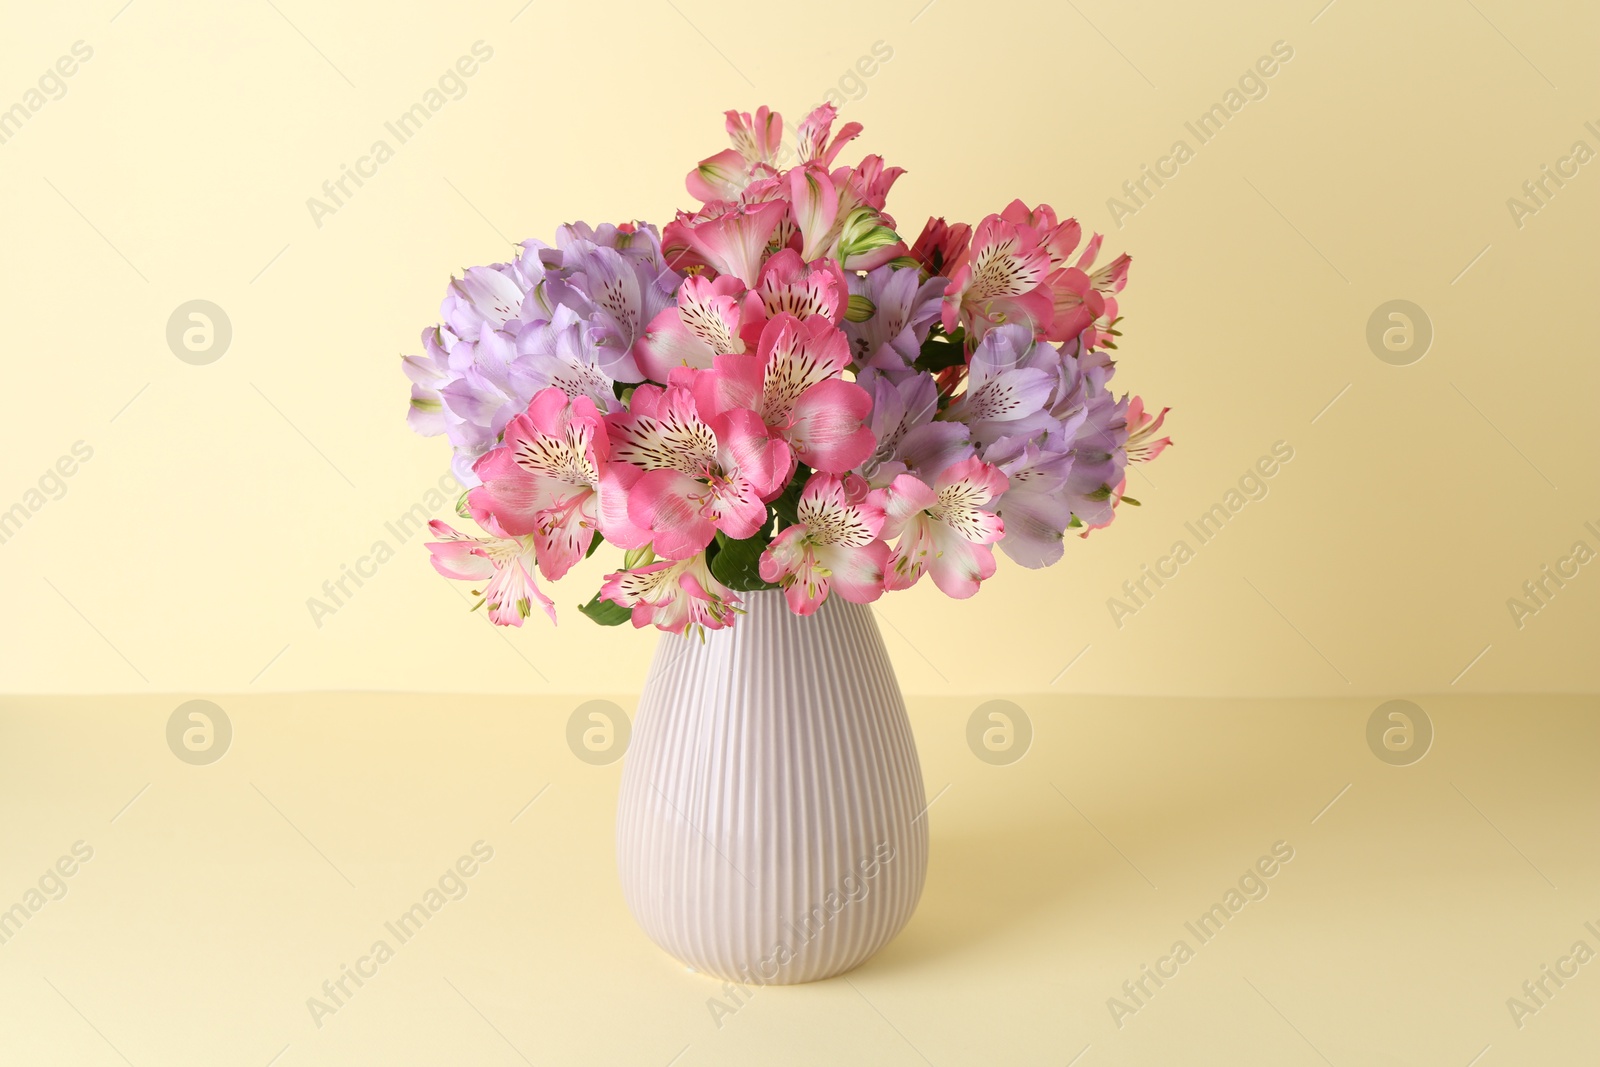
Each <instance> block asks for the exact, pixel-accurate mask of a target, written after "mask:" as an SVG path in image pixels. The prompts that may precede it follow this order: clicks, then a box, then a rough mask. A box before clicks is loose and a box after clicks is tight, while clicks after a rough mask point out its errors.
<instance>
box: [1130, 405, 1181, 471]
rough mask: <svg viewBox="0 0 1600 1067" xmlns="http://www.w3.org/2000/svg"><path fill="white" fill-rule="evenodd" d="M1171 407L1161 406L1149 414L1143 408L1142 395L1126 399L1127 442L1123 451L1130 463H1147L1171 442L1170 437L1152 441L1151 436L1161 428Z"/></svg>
mask: <svg viewBox="0 0 1600 1067" xmlns="http://www.w3.org/2000/svg"><path fill="white" fill-rule="evenodd" d="M1171 410H1172V409H1171V408H1162V409H1161V410H1160V411H1158V412H1156V413H1155V414H1154V415H1151V414H1150V413H1149V412H1148V411H1146V410H1145V408H1144V397H1142V396H1136V397H1134V398H1133V399H1132V400H1129V401H1128V443H1127V444H1126V445H1125V446H1124V451H1126V452H1127V454H1128V462H1130V463H1149V462H1150V461H1151V460H1153V459H1155V458H1156V457H1157V456H1159V455H1161V453H1162V452H1164V451H1166V448H1167V446H1168V445H1170V444H1172V438H1170V437H1163V438H1161V439H1160V440H1156V441H1152V440H1151V438H1152V437H1154V436H1155V435H1156V432H1157V431H1158V430H1160V429H1161V424H1162V423H1163V422H1166V421H1167V412H1169V411H1171Z"/></svg>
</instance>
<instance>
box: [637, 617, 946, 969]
mask: <svg viewBox="0 0 1600 1067" xmlns="http://www.w3.org/2000/svg"><path fill="white" fill-rule="evenodd" d="M741 595H742V598H743V600H744V606H745V608H746V614H745V615H743V616H742V617H741V618H739V619H738V621H737V622H736V623H735V624H734V625H733V626H732V627H729V628H727V629H724V630H714V631H710V632H708V633H707V634H706V637H705V641H704V642H703V643H702V642H701V641H700V640H698V639H695V638H688V639H685V638H682V637H676V636H673V635H671V634H663V635H662V637H661V642H660V644H659V645H658V646H657V648H656V654H655V660H654V662H653V663H652V664H651V667H650V675H649V679H648V680H647V681H646V682H645V687H644V693H643V695H642V697H641V699H640V702H639V711H638V715H637V716H636V718H635V722H634V727H633V736H632V741H631V742H630V744H629V748H628V753H627V756H626V757H625V759H626V763H625V765H624V768H623V774H622V790H621V795H620V796H619V798H618V803H617V868H618V871H619V873H620V874H621V878H622V892H623V896H624V897H625V898H626V900H627V902H628V907H629V909H630V910H631V911H632V912H633V915H634V918H635V919H637V920H638V922H639V925H640V926H642V927H643V928H644V931H645V933H647V934H648V935H649V936H650V938H651V940H653V941H655V943H656V944H657V945H660V946H661V947H662V948H663V949H665V950H666V951H667V952H669V953H671V954H672V955H673V956H675V957H677V958H678V959H679V960H681V961H683V962H684V963H686V964H688V965H689V966H690V967H692V968H694V969H695V970H698V971H702V972H705V973H708V974H712V975H716V976H718V977H721V978H727V979H732V980H734V981H738V982H742V983H745V984H763V985H765V984H778V985H788V984H793V983H796V982H810V981H815V980H816V979H819V978H828V977H831V976H833V975H836V974H840V973H842V972H844V971H848V970H850V969H851V968H853V967H855V966H857V965H859V964H860V963H862V962H863V961H865V960H866V959H867V958H868V957H870V956H871V955H872V954H873V953H875V952H877V951H878V950H879V949H880V948H882V947H883V946H884V945H885V944H886V943H887V942H888V941H889V939H890V938H892V937H894V935H895V934H897V933H899V931H900V929H901V927H903V926H905V924H906V922H907V921H908V920H909V919H910V918H911V913H912V912H913V911H914V910H915V909H916V906H917V898H918V897H919V896H920V895H921V893H922V882H923V878H924V875H925V874H926V872H927V864H928V823H927V816H926V814H925V812H924V804H925V801H924V799H923V789H922V770H921V767H920V765H919V764H918V761H917V749H916V743H915V741H914V739H913V737H912V734H911V723H910V721H909V720H908V719H907V718H906V711H905V703H904V701H903V700H902V699H901V695H900V687H899V684H898V683H897V682H896V681H895V676H894V668H893V667H892V666H891V665H890V663H889V657H888V655H887V654H886V653H885V651H884V647H883V638H882V636H881V635H880V634H879V633H878V626H877V623H876V621H875V620H874V618H873V615H872V611H871V609H870V608H867V607H864V606H861V605H858V604H851V603H848V602H846V601H843V600H841V599H839V598H838V597H830V598H829V599H828V600H827V601H826V602H825V603H824V604H823V606H822V608H821V609H820V610H819V611H818V612H817V613H816V614H815V615H812V616H810V617H806V618H802V617H800V616H798V615H794V614H792V613H791V612H790V611H789V609H788V607H787V606H786V605H785V603H784V600H783V595H782V594H781V593H779V592H776V591H761V592H753V593H744V594H741Z"/></svg>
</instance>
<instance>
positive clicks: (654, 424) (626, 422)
mask: <svg viewBox="0 0 1600 1067" xmlns="http://www.w3.org/2000/svg"><path fill="white" fill-rule="evenodd" d="M721 358H748V357H721ZM702 373H703V372H702ZM692 374H693V372H690V371H680V372H678V374H677V375H675V376H674V381H673V383H672V384H670V385H668V386H667V388H665V389H662V388H659V387H657V386H654V385H650V384H645V385H641V386H639V387H638V388H637V389H635V390H634V392H633V397H632V399H631V400H630V402H629V410H628V411H627V412H624V413H619V414H616V415H612V416H610V417H609V419H608V422H609V426H610V431H611V459H612V462H613V464H616V463H619V462H620V463H626V464H629V465H631V466H633V467H634V468H637V470H638V471H640V472H642V473H641V474H640V475H639V477H638V478H637V480H633V479H632V477H631V476H629V478H628V479H627V480H628V482H629V483H630V484H628V487H627V490H626V494H627V514H628V519H629V521H630V522H632V523H633V525H634V526H636V527H637V528H639V529H640V530H647V531H649V536H650V538H651V541H652V544H653V547H654V549H655V552H656V554H657V555H658V556H663V557H665V558H667V559H686V558H688V557H689V556H692V555H694V554H695V553H697V552H700V551H702V550H703V549H704V548H705V547H706V546H707V545H708V544H710V543H711V539H712V538H713V537H714V536H715V535H716V533H717V531H718V530H721V531H722V532H723V533H725V534H727V535H728V536H729V537H732V538H736V539H742V538H746V537H751V536H754V535H755V533H756V532H757V531H759V530H760V529H761V527H762V526H764V525H765V524H766V521H767V505H766V501H767V500H769V499H771V498H772V497H774V496H776V495H777V494H778V493H779V492H780V491H781V490H782V488H783V483H784V481H785V480H787V475H786V473H785V467H784V465H783V463H782V460H783V458H784V457H783V455H782V453H781V452H780V449H779V448H775V447H774V443H773V442H772V441H770V440H768V438H767V435H766V432H765V427H763V426H762V425H761V422H760V420H759V419H758V418H757V417H756V415H755V413H754V412H751V411H748V410H735V411H728V412H726V413H718V412H714V411H709V410H708V411H702V410H701V409H700V407H699V406H698V405H697V404H696V402H695V397H694V394H693V392H692V391H691V389H690V388H689V385H688V380H690V376H691V375H692ZM607 537H608V539H611V540H618V539H617V538H615V537H612V536H611V533H610V531H609V530H608V531H607ZM618 543H622V544H624V547H636V546H634V545H628V544H626V543H625V542H622V541H619V542H618Z"/></svg>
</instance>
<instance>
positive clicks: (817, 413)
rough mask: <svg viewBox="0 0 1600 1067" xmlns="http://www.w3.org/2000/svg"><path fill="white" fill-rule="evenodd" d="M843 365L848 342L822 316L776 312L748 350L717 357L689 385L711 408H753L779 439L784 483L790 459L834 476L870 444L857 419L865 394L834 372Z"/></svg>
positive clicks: (866, 408) (866, 404) (866, 402)
mask: <svg viewBox="0 0 1600 1067" xmlns="http://www.w3.org/2000/svg"><path fill="white" fill-rule="evenodd" d="M849 365H850V343H849V341H848V340H846V338H845V335H844V334H843V333H841V332H840V331H839V329H838V327H836V326H834V325H833V324H832V323H830V322H829V321H828V320H827V319H826V318H825V317H823V316H822V315H813V316H812V317H811V318H809V319H805V320H803V321H802V320H800V319H797V318H795V317H794V316H793V315H789V314H783V313H780V314H778V315H775V316H773V317H772V318H771V319H768V320H767V325H766V327H765V328H764V329H763V330H762V331H761V344H760V346H759V347H758V349H757V350H756V354H755V355H753V356H752V355H727V356H718V357H717V358H716V361H715V362H714V363H713V365H712V370H711V371H710V372H708V373H705V374H703V375H702V376H701V377H699V378H698V379H697V380H696V382H695V391H696V392H697V393H698V394H700V395H701V396H703V397H704V398H705V401H706V403H707V405H708V406H710V407H711V408H713V409H714V410H716V411H719V412H728V413H730V414H733V413H736V412H738V411H741V410H746V411H749V412H750V413H752V414H753V417H754V418H755V419H756V420H758V423H759V425H762V426H763V427H765V431H766V433H767V434H768V435H769V436H771V437H772V438H774V440H775V441H776V442H778V443H779V449H778V450H777V452H778V454H779V455H780V456H781V457H782V458H783V459H784V460H785V462H784V463H783V464H782V465H781V466H780V468H779V471H780V473H781V474H782V475H783V480H784V481H787V480H788V476H789V475H790V474H792V473H793V472H794V469H795V465H796V463H797V462H803V463H806V464H808V465H809V466H811V467H814V468H815V469H817V470H820V471H826V472H828V473H830V474H842V473H843V472H845V471H847V470H849V469H850V468H852V467H854V466H856V465H857V464H858V463H860V462H861V461H862V460H864V459H866V458H867V457H868V456H869V455H871V454H872V446H873V441H872V431H871V430H869V429H867V428H866V427H865V426H864V425H863V421H864V420H865V419H866V417H867V414H868V413H869V412H870V411H871V409H872V398H871V397H869V396H868V395H867V394H866V391H865V390H863V389H862V388H861V387H860V386H859V385H857V384H855V383H854V382H847V381H845V380H844V379H843V378H841V377H839V374H840V372H841V371H843V370H844V369H845V368H846V367H848V366H849Z"/></svg>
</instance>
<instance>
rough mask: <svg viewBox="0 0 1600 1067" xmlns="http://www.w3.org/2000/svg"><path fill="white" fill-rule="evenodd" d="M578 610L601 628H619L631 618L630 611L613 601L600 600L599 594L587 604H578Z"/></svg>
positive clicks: (631, 613)
mask: <svg viewBox="0 0 1600 1067" xmlns="http://www.w3.org/2000/svg"><path fill="white" fill-rule="evenodd" d="M578 610H579V611H581V612H583V613H584V614H585V615H587V616H589V618H591V619H593V620H594V621H595V622H597V623H599V624H600V625H601V626H621V625H622V624H623V623H625V622H627V621H628V620H629V619H631V618H633V612H632V611H630V610H628V609H627V608H625V607H623V606H622V605H621V604H617V603H615V602H613V601H610V600H601V599H600V594H599V593H596V594H595V595H594V598H593V599H591V600H590V601H589V602H588V603H587V604H579V605H578Z"/></svg>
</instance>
